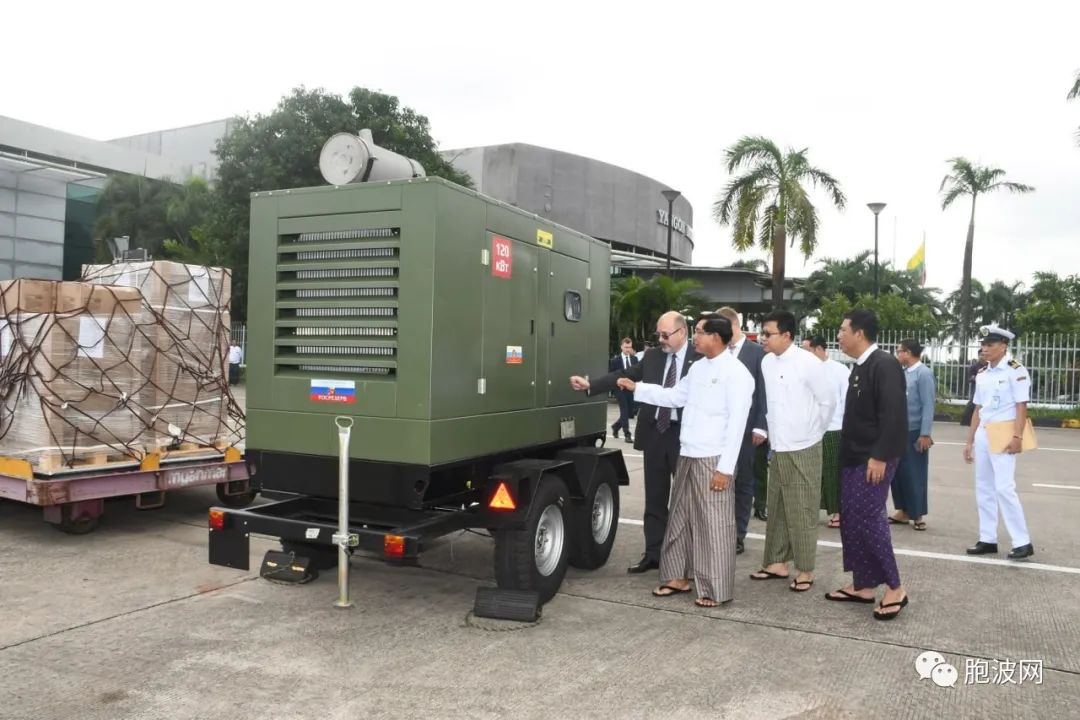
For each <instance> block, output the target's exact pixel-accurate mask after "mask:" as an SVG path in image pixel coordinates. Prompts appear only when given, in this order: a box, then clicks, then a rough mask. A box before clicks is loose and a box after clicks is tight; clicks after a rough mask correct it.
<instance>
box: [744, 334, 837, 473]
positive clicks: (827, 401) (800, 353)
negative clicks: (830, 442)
mask: <svg viewBox="0 0 1080 720" xmlns="http://www.w3.org/2000/svg"><path fill="white" fill-rule="evenodd" d="M761 375H762V377H764V378H765V395H766V400H767V405H768V410H767V416H766V417H767V420H768V424H769V443H770V444H771V445H772V449H773V450H775V451H777V452H795V451H797V450H805V449H806V448H808V447H811V446H812V445H815V444H817V443H819V442H821V438H822V436H824V435H825V430H826V429H827V428H828V427H829V422H830V421H831V420H832V418H833V411H834V410H835V409H836V389H835V386H834V385H833V383H832V382H831V381H830V380H829V377H828V375H826V373H825V364H824V363H822V362H821V360H819V359H818V358H817V356H816V355H814V354H813V353H811V352H808V351H806V350H803V349H802V348H801V347H798V346H797V345H794V344H792V345H791V346H789V347H788V349H787V350H785V351H784V352H783V353H782V354H780V355H776V354H773V353H770V354H768V355H766V356H765V357H764V358H762V359H761Z"/></svg>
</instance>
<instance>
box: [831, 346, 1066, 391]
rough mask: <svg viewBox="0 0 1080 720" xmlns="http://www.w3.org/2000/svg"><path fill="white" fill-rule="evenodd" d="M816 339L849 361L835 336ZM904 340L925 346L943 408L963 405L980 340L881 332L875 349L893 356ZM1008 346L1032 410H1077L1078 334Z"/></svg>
mask: <svg viewBox="0 0 1080 720" xmlns="http://www.w3.org/2000/svg"><path fill="white" fill-rule="evenodd" d="M814 334H815V335H823V336H824V337H825V339H826V340H827V341H828V343H829V350H830V353H831V354H832V355H833V357H835V358H836V359H837V360H842V361H844V362H853V361H852V359H851V358H848V357H846V356H843V353H841V352H840V349H839V345H838V344H837V341H836V331H831V332H825V331H818V330H815V331H814ZM905 338H915V339H916V340H918V341H919V343H920V344H922V345H923V346H924V349H923V362H925V363H926V364H927V366H928V367H929V368H930V369H931V370H933V371H934V377H935V378H936V379H937V388H938V399H939V400H941V401H942V402H946V403H964V402H966V401H967V399H968V396H969V391H968V384H967V378H968V368H969V367H970V365H971V363H973V362H975V361H976V360H977V359H978V357H979V348H980V344H979V340H978V339H975V340H972V341H970V342H968V343H960V342H956V341H954V340H942V339H940V338H936V337H927V336H926V335H925V334H920V333H917V332H896V331H882V332H880V333H879V334H878V346H880V347H881V349H883V350H887V351H888V352H895V351H896V346H897V345H898V344H899V343H900V341H901V340H904V339H905ZM1009 345H1010V347H1009V353H1010V354H1011V355H1012V356H1013V357H1014V358H1016V360H1018V361H1019V362H1020V363H1021V364H1023V365H1024V367H1026V368H1027V369H1028V371H1029V373H1030V374H1031V403H1032V404H1033V405H1040V406H1043V407H1060V408H1072V407H1076V406H1077V405H1080V335H1063V334H1054V335H1050V334H1032V335H1024V336H1021V337H1018V338H1017V339H1016V340H1014V341H1013V342H1011V343H1009Z"/></svg>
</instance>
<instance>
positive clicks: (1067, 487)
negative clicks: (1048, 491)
mask: <svg viewBox="0 0 1080 720" xmlns="http://www.w3.org/2000/svg"><path fill="white" fill-rule="evenodd" d="M1031 487H1045V488H1055V489H1057V490H1080V485H1046V484H1043V483H1031Z"/></svg>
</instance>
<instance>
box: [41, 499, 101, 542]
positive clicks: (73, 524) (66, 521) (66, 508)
mask: <svg viewBox="0 0 1080 720" xmlns="http://www.w3.org/2000/svg"><path fill="white" fill-rule="evenodd" d="M73 505H74V503H65V504H64V505H61V506H60V522H58V523H54V524H53V527H54V528H56V529H57V530H60V531H62V532H66V533H68V534H69V535H85V534H86V533H89V532H93V531H94V530H96V529H97V526H98V524H99V523H100V522H101V515H92V514H90V513H88V512H85V511H82V512H78V513H76V512H75V511H74V510H73Z"/></svg>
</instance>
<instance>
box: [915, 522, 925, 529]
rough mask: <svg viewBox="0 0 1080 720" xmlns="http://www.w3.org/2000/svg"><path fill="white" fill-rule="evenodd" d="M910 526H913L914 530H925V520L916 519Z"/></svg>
mask: <svg viewBox="0 0 1080 720" xmlns="http://www.w3.org/2000/svg"><path fill="white" fill-rule="evenodd" d="M912 527H914V528H915V529H916V530H925V529H926V522H924V521H923V520H916V521H915V524H914V525H913V526H912Z"/></svg>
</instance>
